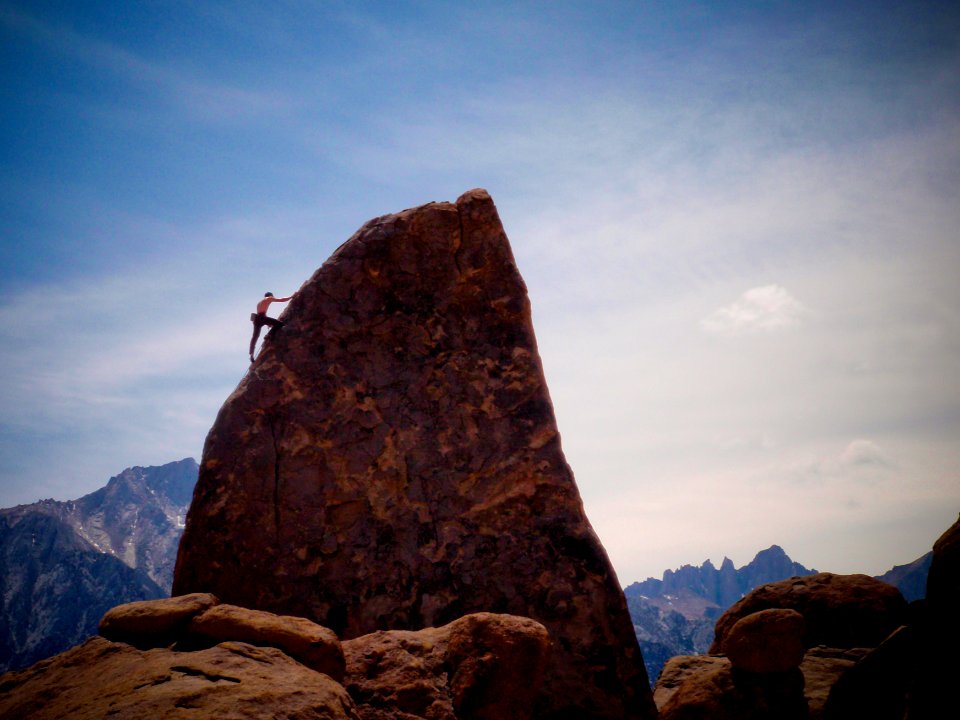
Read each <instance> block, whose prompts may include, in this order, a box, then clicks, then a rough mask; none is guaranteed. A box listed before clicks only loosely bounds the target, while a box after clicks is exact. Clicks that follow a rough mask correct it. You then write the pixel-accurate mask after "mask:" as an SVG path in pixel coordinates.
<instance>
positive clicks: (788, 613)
mask: <svg viewBox="0 0 960 720" xmlns="http://www.w3.org/2000/svg"><path fill="white" fill-rule="evenodd" d="M803 630H804V623H803V615H801V614H800V613H798V612H797V611H796V610H789V609H784V608H770V609H769V610H761V611H760V612H755V613H752V614H750V615H747V616H746V617H744V618H741V619H740V620H738V621H737V622H736V623H735V624H734V626H733V627H732V628H731V629H730V633H729V634H728V635H727V636H726V638H725V639H724V643H723V649H724V652H725V653H726V655H727V657H728V658H730V662H731V663H733V666H734V667H738V668H741V669H743V670H748V671H750V672H755V673H770V672H785V671H787V670H793V669H794V668H796V667H798V666H799V665H800V662H801V661H802V660H803V655H804V647H803Z"/></svg>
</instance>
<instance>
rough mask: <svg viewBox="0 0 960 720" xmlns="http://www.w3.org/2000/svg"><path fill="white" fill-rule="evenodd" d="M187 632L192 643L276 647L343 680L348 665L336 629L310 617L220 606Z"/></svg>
mask: <svg viewBox="0 0 960 720" xmlns="http://www.w3.org/2000/svg"><path fill="white" fill-rule="evenodd" d="M187 633H188V640H189V641H192V642H197V641H198V640H199V639H204V640H208V641H211V642H212V643H214V644H215V643H218V642H223V641H224V640H239V641H241V642H247V643H250V644H251V645H260V646H267V647H275V648H277V649H279V650H283V652H285V653H286V654H287V655H289V656H290V657H292V658H294V659H295V660H298V661H299V662H301V663H303V664H304V665H306V666H307V667H308V668H311V669H312V670H316V671H317V672H322V673H326V674H327V675H329V676H330V677H332V678H333V679H334V680H337V681H340V680H343V674H344V667H345V665H344V659H343V649H342V648H341V646H340V640H339V639H337V636H336V635H334V633H333V631H332V630H329V629H328V628H325V627H322V626H320V625H317V624H316V623H315V622H311V621H310V620H307V619H306V618H299V617H291V616H289V615H274V614H273V613H268V612H263V611H262V610H248V609H247V608H241V607H237V606H235V605H217V606H216V607H212V608H210V609H209V610H206V611H204V612H203V613H202V614H200V615H197V616H196V617H194V618H193V620H192V621H191V622H190V625H189V627H188V628H187Z"/></svg>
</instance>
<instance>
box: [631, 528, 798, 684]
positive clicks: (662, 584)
mask: <svg viewBox="0 0 960 720" xmlns="http://www.w3.org/2000/svg"><path fill="white" fill-rule="evenodd" d="M816 572H817V571H816V570H812V569H808V568H806V567H804V566H803V565H801V564H800V563H797V562H794V561H793V560H791V559H790V558H789V557H788V556H787V553H786V552H784V550H783V548H781V547H780V546H779V545H771V546H770V547H769V548H767V549H766V550H761V551H760V552H758V553H757V554H756V556H755V557H754V558H753V560H751V561H750V562H749V563H747V564H746V565H744V566H743V567H741V568H739V569H735V568H734V565H733V561H731V560H730V558H727V557H725V558H724V559H723V562H722V563H721V564H720V568H719V569H718V568H717V567H716V566H714V564H713V563H712V562H710V561H709V560H705V561H704V562H703V564H702V565H700V566H694V565H683V566H682V567H680V568H678V569H677V570H666V571H664V573H663V578H662V579H659V580H658V579H656V578H647V579H646V580H644V581H643V582H635V583H632V584H630V585H628V586H627V587H626V588H625V589H624V594H625V595H626V597H627V607H628V608H629V610H630V617H631V619H632V620H633V625H634V631H635V632H636V634H637V639H638V640H639V641H640V648H641V650H642V651H643V659H644V662H645V664H646V666H647V674H648V676H649V678H650V682H651V683H654V682H656V679H657V676H658V675H659V674H660V670H661V668H662V667H663V665H664V663H665V662H666V661H667V660H668V659H670V658H671V657H673V656H674V655H697V654H701V653H705V652H707V650H708V648H709V647H710V643H711V642H712V641H713V625H714V623H715V622H716V620H717V618H718V617H719V616H720V615H721V614H722V613H723V611H724V610H726V609H727V608H728V607H730V606H731V605H732V604H733V603H735V602H736V601H737V600H739V599H740V598H741V597H743V596H744V595H746V594H747V593H748V592H750V591H751V590H753V589H754V588H756V587H759V586H760V585H763V584H765V583H769V582H776V581H777V580H783V579H786V578H789V577H794V576H798V575H813V574H815V573H816Z"/></svg>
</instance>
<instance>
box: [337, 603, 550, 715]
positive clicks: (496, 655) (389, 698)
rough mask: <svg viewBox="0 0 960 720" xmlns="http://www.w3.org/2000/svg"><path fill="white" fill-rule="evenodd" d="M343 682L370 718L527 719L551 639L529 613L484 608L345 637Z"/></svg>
mask: <svg viewBox="0 0 960 720" xmlns="http://www.w3.org/2000/svg"><path fill="white" fill-rule="evenodd" d="M343 648H344V653H345V654H346V658H347V678H346V680H345V681H344V684H345V685H346V686H347V689H348V690H349V691H350V695H351V696H352V697H353V698H354V700H355V701H356V703H357V705H358V706H359V709H360V714H361V715H362V716H363V718H364V720H394V718H405V719H407V720H415V718H424V719H425V720H427V719H429V720H525V719H526V718H529V717H531V714H532V712H533V706H534V702H535V700H536V698H537V694H538V692H539V689H540V685H541V683H542V681H543V675H544V671H545V669H546V664H547V658H548V655H549V651H550V638H549V635H548V634H547V631H546V629H545V628H544V627H543V626H542V625H540V624H539V623H537V622H534V621H533V620H530V619H529V618H521V617H515V616H511V615H492V614H490V613H477V614H473V615H467V616H465V617H462V618H460V619H459V620H455V621H454V622H452V623H450V624H449V625H445V626H443V627H440V628H426V629H424V630H417V631H411V630H388V631H379V632H376V633H372V634H370V635H364V636H362V637H359V638H355V639H353V640H347V641H345V642H344V643H343Z"/></svg>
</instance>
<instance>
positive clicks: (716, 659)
mask: <svg viewBox="0 0 960 720" xmlns="http://www.w3.org/2000/svg"><path fill="white" fill-rule="evenodd" d="M720 665H724V666H727V665H730V661H729V660H728V659H727V658H725V657H720V656H717V655H677V656H675V657H672V658H670V659H669V660H667V662H666V663H664V665H663V671H662V672H661V673H660V677H658V678H657V685H656V687H655V688H654V690H653V701H654V703H655V704H656V706H657V708H658V709H659V708H662V707H663V706H664V705H666V704H667V701H668V700H670V698H672V697H673V695H674V693H676V692H677V689H678V688H679V687H680V686H681V685H683V683H684V682H685V681H686V680H687V679H688V678H691V677H693V676H695V675H699V674H700V673H703V672H709V671H710V670H712V669H714V668H716V667H718V666H720Z"/></svg>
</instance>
